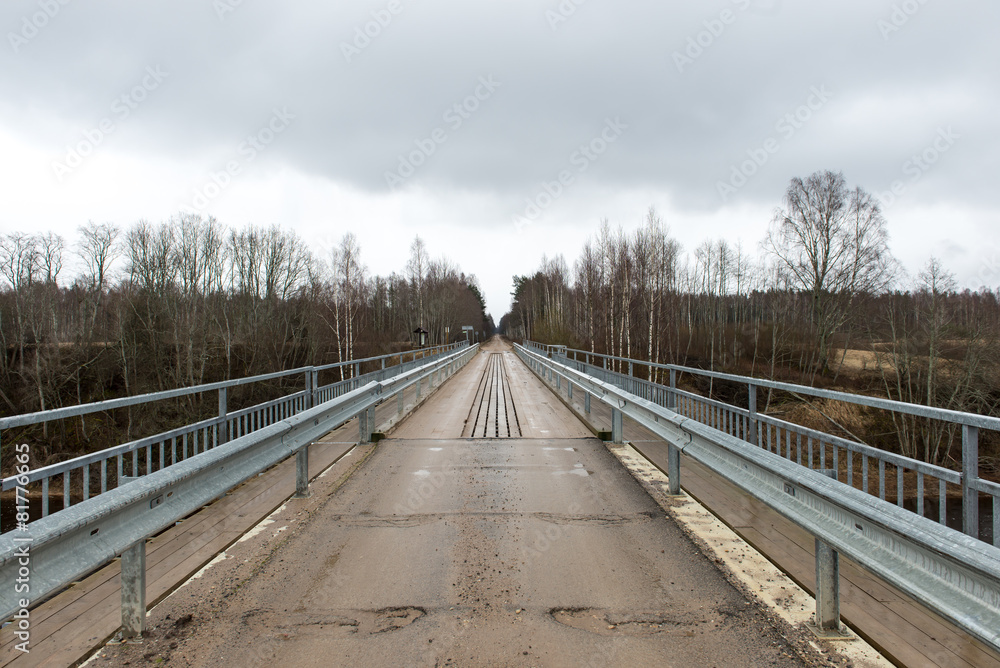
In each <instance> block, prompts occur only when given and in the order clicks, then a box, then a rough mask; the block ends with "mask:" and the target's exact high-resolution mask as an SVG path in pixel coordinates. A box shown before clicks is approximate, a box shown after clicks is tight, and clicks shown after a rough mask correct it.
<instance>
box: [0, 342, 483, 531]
mask: <svg viewBox="0 0 1000 668" xmlns="http://www.w3.org/2000/svg"><path fill="white" fill-rule="evenodd" d="M466 346H468V343H467V342H465V341H460V342H458V343H454V344H450V345H445V346H435V347H433V348H425V349H420V350H414V351H406V352H400V353H392V354H388V355H380V356H377V357H368V358H364V359H359V360H351V361H347V362H336V363H333V364H325V365H320V366H309V367H301V368H298V369H291V370H289V371H281V372H277V373H269V374H262V375H257V376H249V377H246V378H237V379H233V380H228V381H222V382H217V383H207V384H203V385H196V386H192V387H185V388H177V389H173V390H166V391H163V392H152V393H149V394H142V395H137V396H132V397H123V398H120V399H110V400H107V401H99V402H92V403H87V404H80V405H77V406H69V407H65V408H58V409H53V410H48V411H41V412H36V413H28V414H25V415H14V416H10V417H3V418H0V430H6V429H11V428H15V427H23V426H28V425H33V424H42V423H46V422H52V421H55V420H62V419H66V418H72V417H78V416H83V415H89V414H93V413H100V412H104V411H109V410H112V409H116V408H123V407H128V406H143V405H147V404H150V403H153V402H158V401H164V400H168V399H174V398H177V397H184V396H189V395H193V394H200V393H204V392H217V393H218V406H219V410H218V413H217V415H216V416H215V417H212V418H208V419H205V420H200V421H197V422H194V423H192V424H188V425H185V426H182V427H178V428H175V429H171V430H168V431H165V432H161V433H158V434H154V435H151V436H146V437H143V438H140V439H137V440H134V441H130V442H128V443H123V444H121V445H117V446H114V447H110V448H106V449H104V450H100V451H98V452H93V453H89V454H86V455H81V456H79V457H74V458H72V459H68V460H66V461H62V462H59V463H56V464H50V465H48V466H43V467H40V468H37V469H33V470H29V471H18V472H17V473H16V474H15V475H12V476H8V477H7V478H4V479H3V481H2V485H0V490H2V491H7V490H11V489H14V488H19V489H20V491H22V492H27V493H28V495H30V496H33V497H35V498H37V497H38V496H40V497H41V516H42V517H47V516H48V515H49V514H50V512H51V509H50V498H51V487H52V481H53V479H55V480H56V485H58V484H59V479H60V478H61V483H62V485H61V486H62V498H61V502H62V509H63V510H64V509H66V508H69V507H70V506H71V505H73V496H74V493H75V494H76V498H77V502H80V501H86V500H87V499H90V498H92V497H94V496H98V495H100V494H105V493H107V492H108V491H109V490H110V489H115V488H116V487H118V486H119V485H120V484H122V481H123V480H128V479H131V478H135V477H138V476H141V475H148V474H150V473H152V472H154V471H158V470H162V469H165V468H168V467H170V466H174V465H176V464H177V463H179V462H182V461H184V460H186V459H188V458H190V457H193V456H194V455H197V454H200V453H204V452H208V451H210V450H212V449H214V448H216V447H218V446H219V445H222V444H224V443H226V442H228V441H230V440H232V439H235V438H240V437H242V436H246V435H247V434H251V433H253V432H255V431H257V430H260V429H263V428H265V427H267V426H269V425H271V424H274V423H275V422H279V421H281V420H284V419H287V418H289V417H292V416H293V415H297V414H299V413H301V412H302V411H304V410H307V409H308V408H310V407H312V406H315V405H318V404H321V403H325V402H327V401H330V400H332V399H334V398H336V397H340V396H343V395H345V394H347V393H349V392H351V391H353V390H355V389H357V388H359V387H361V386H363V385H365V384H367V383H369V382H371V381H382V380H385V379H387V378H391V377H393V376H396V375H399V374H404V373H406V372H407V371H409V370H411V369H413V368H415V367H416V366H417V365H423V364H426V363H428V362H432V361H435V360H437V359H440V358H441V357H442V356H444V355H447V354H448V353H450V352H453V351H455V350H457V349H461V348H464V347H466ZM407 357H408V358H410V359H409V360H406V361H404V359H405V358H407ZM395 359H398V360H399V363H398V364H395V365H387V363H388V362H392V361H393V360H395ZM376 363H378V364H379V365H380V366H379V368H377V369H375V370H374V371H371V372H368V373H361V367H362V365H363V364H364V365H367V366H372V365H374V364H376ZM342 369H348V370H349V371H350V374H351V375H350V377H349V378H347V379H345V380H341V381H337V382H333V383H329V384H327V385H322V386H320V385H319V377H320V373H321V372H328V371H340V370H342ZM290 376H303V377H304V389H303V390H300V391H297V392H293V393H291V394H288V395H286V396H282V397H279V398H277V399H273V400H271V401H265V402H263V403H260V404H257V405H254V406H250V407H247V408H242V409H239V410H234V411H229V410H228V400H229V391H230V390H231V389H232V388H235V387H239V386H243V385H249V384H252V383H260V382H263V381H268V380H275V379H281V378H286V377H290ZM109 468H110V470H109ZM36 503H37V502H36ZM11 528H12V527H0V530H3V531H9V530H10V529H11Z"/></svg>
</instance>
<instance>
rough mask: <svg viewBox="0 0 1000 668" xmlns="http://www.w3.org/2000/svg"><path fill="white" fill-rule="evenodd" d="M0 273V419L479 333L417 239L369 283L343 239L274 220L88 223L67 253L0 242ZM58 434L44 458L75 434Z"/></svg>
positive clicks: (479, 315)
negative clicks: (419, 338)
mask: <svg viewBox="0 0 1000 668" xmlns="http://www.w3.org/2000/svg"><path fill="white" fill-rule="evenodd" d="M64 265H74V266H75V267H77V268H78V269H77V270H76V271H75V272H74V273H73V275H71V276H69V277H68V278H66V277H67V275H68V274H70V272H69V271H65V270H64ZM0 274H2V277H3V279H4V282H5V285H4V286H3V289H2V290H0V343H2V345H3V349H4V355H3V356H2V357H0V401H2V403H3V409H2V410H3V413H6V414H17V413H24V412H30V411H36V410H45V409H48V408H54V407H59V406H63V405H68V404H74V403H80V402H88V401H94V400H101V399H107V398H110V397H114V396H120V395H124V394H137V393H142V392H147V391H153V390H158V389H166V388H170V387H176V386H180V385H194V384H199V383H203V382H211V381H215V380H220V379H226V378H234V377H239V376H245V375H251V374H258V373H267V372H271V371H277V370H282V369H288V368H295V367H298V366H303V365H310V364H323V363H329V362H338V361H347V360H352V359H357V358H363V357H368V356H373V355H377V354H381V353H385V352H390V351H398V350H400V349H402V348H408V347H409V346H410V341H411V336H410V333H411V332H412V331H413V330H414V329H415V328H417V327H418V326H422V327H424V328H425V329H427V330H428V331H429V332H430V335H429V343H431V344H437V343H444V342H446V341H445V333H446V332H450V333H451V334H452V336H451V337H450V338H451V339H452V340H454V339H455V338H457V334H459V333H460V332H461V326H462V325H472V326H474V327H476V329H478V330H480V331H483V330H486V331H491V330H492V320H491V319H490V317H489V315H488V314H487V313H486V312H485V303H484V301H483V297H482V293H481V291H480V289H479V286H478V283H477V280H476V278H475V277H474V276H470V275H466V274H463V273H462V272H461V271H460V270H459V269H458V268H457V267H456V266H455V265H453V264H451V263H450V262H449V261H448V260H446V259H432V258H431V257H430V255H429V253H428V250H427V248H426V245H425V244H424V242H423V241H422V240H421V239H420V238H419V237H418V238H416V239H415V240H414V241H413V244H412V246H411V257H410V260H409V262H408V264H407V266H406V267H405V269H404V270H402V271H401V272H399V273H393V274H391V275H389V276H370V275H369V273H368V271H367V269H366V267H365V265H364V263H363V261H362V258H361V249H360V247H359V244H358V242H357V239H356V238H355V236H354V235H353V234H350V233H348V234H345V235H344V237H343V239H342V240H341V242H340V243H339V245H338V246H337V247H336V248H335V249H333V250H332V252H330V253H329V255H327V256H326V257H323V256H320V255H317V254H315V253H313V252H312V251H311V250H310V248H309V247H308V246H307V244H306V243H305V242H304V241H303V239H302V238H300V237H299V236H298V235H296V234H295V233H294V232H292V231H290V230H286V229H282V228H280V227H278V226H272V227H258V226H253V225H248V226H246V227H244V228H241V229H233V228H229V227H227V226H225V225H223V224H222V223H220V222H219V221H217V220H216V219H214V218H203V217H201V216H198V215H187V214H181V215H177V216H175V217H173V218H171V219H170V220H169V221H166V222H162V223H158V224H154V223H150V222H147V221H139V222H137V223H135V224H133V225H131V226H129V227H127V228H125V229H122V228H119V227H118V226H116V225H113V224H108V223H101V224H98V223H88V224H87V225H84V226H83V227H81V228H80V229H79V235H78V238H77V239H76V240H75V242H74V243H73V244H72V245H71V246H68V245H67V244H66V242H65V240H63V239H62V238H61V237H59V236H58V235H55V234H51V233H45V234H27V233H21V232H12V233H8V234H4V235H2V236H0ZM350 371H351V369H350V367H348V368H347V369H346V371H344V372H343V373H350ZM39 436H40V437H41V438H46V437H48V434H47V433H46V434H41V435H39ZM70 440H71V441H73V442H71V443H69V444H66V445H65V446H61V445H58V444H55V443H53V444H52V445H53V451H58V450H60V449H64V447H65V448H66V449H76V448H78V447H86V445H85V443H86V441H87V440H89V434H86V433H84V434H81V439H80V441H79V442H77V441H74V439H70Z"/></svg>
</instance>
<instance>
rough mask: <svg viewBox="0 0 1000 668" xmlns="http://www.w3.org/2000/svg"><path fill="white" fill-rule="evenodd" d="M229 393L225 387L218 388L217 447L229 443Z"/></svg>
mask: <svg viewBox="0 0 1000 668" xmlns="http://www.w3.org/2000/svg"><path fill="white" fill-rule="evenodd" d="M228 414H229V392H228V389H227V388H225V387H220V388H219V445H222V444H223V443H226V442H228V441H229V420H228V418H227V417H226V416H227V415H228Z"/></svg>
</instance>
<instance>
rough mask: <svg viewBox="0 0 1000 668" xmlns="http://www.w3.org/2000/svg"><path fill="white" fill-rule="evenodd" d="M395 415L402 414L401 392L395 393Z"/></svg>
mask: <svg viewBox="0 0 1000 668" xmlns="http://www.w3.org/2000/svg"><path fill="white" fill-rule="evenodd" d="M396 413H397V414H398V415H402V414H403V390H400V391H399V392H397V393H396Z"/></svg>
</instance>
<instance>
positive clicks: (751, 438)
mask: <svg viewBox="0 0 1000 668" xmlns="http://www.w3.org/2000/svg"><path fill="white" fill-rule="evenodd" d="M748 387H749V390H750V396H749V398H748V399H747V408H748V410H749V412H750V419H749V420H748V422H747V424H748V425H749V429H750V433H749V434H747V437H748V438H747V441H748V442H749V443H751V444H752V445H759V444H758V443H757V386H756V385H754V384H753V383H750V385H749V386H748Z"/></svg>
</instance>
